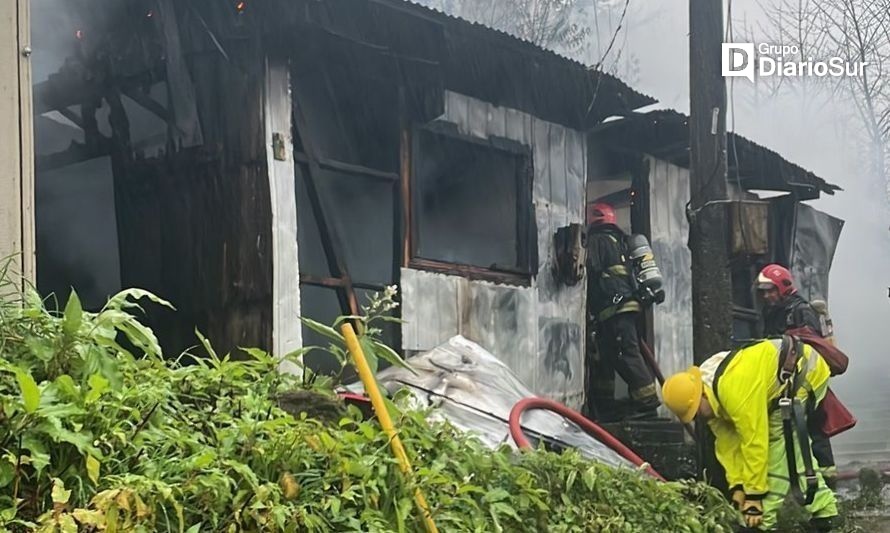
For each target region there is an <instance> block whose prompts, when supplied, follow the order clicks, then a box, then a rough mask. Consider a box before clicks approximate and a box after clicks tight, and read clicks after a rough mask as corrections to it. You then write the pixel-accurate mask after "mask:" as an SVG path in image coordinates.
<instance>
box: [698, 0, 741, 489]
mask: <svg viewBox="0 0 890 533" xmlns="http://www.w3.org/2000/svg"><path fill="white" fill-rule="evenodd" d="M722 43H723V1H722V0H689V98H690V118H689V144H690V164H689V170H690V180H689V186H690V199H691V202H690V205H689V218H690V221H689V248H690V250H691V251H692V336H693V351H694V361H695V363H696V364H699V363H701V362H702V361H703V360H704V359H706V358H707V357H709V356H711V355H712V354H714V353H717V352H719V351H722V350H726V349H728V348H729V341H730V337H731V335H732V283H731V280H730V272H729V252H728V250H727V244H726V243H727V234H728V228H727V219H728V217H727V215H726V213H727V209H726V208H727V205H728V203H727V202H726V200H727V199H728V190H727V189H728V188H727V183H726V169H727V168H726V167H727V166H726V82H725V80H724V79H723V77H722V74H721V71H720V62H721V54H722V51H721V49H722V47H721V44H722ZM697 433H698V436H699V439H698V442H699V459H700V460H699V465H700V467H702V468H703V469H704V470H705V471H706V475H705V478H706V480H707V481H710V482H718V483H719V482H721V481H722V478H723V476H722V475H721V474H722V470H721V469H720V468H719V464H718V463H717V461H716V460H715V457H714V451H713V439H712V438H710V434H709V432H708V431H707V428H706V427H704V426H703V424H699V427H698V428H697Z"/></svg>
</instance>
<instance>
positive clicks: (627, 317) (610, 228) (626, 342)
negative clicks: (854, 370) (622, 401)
mask: <svg viewBox="0 0 890 533" xmlns="http://www.w3.org/2000/svg"><path fill="white" fill-rule="evenodd" d="M587 224H588V236H587V262H586V265H587V276H588V281H587V306H588V313H587V315H588V331H595V332H596V342H595V345H596V349H597V359H596V360H591V361H590V364H589V365H588V366H589V367H590V368H591V369H592V376H591V377H592V384H591V389H592V390H591V400H592V401H593V403H594V407H595V410H596V411H598V412H600V413H602V412H603V411H604V406H606V405H610V404H612V403H613V402H614V394H615V372H616V371H617V372H618V375H620V376H621V378H622V379H623V380H624V381H625V382H626V383H627V387H628V392H629V395H630V399H631V413H630V415H629V416H630V417H653V416H655V414H656V412H655V410H656V408H657V407H658V406H659V405H660V401H659V399H658V393H657V391H656V388H655V378H654V376H653V374H652V372H651V371H650V369H649V367H648V366H646V362H645V361H644V359H643V356H642V354H641V353H640V342H639V337H638V334H637V319H638V317H639V315H640V311H641V310H642V305H641V303H640V301H639V299H638V298H637V296H636V295H635V288H634V287H635V286H634V283H633V280H632V278H631V275H632V272H631V268H632V267H631V265H630V263H629V261H628V258H627V250H626V247H627V246H626V235H625V234H624V232H623V231H621V229H620V228H619V227H618V225H617V221H616V218H615V210H614V209H613V208H612V206H610V205H608V204H603V203H597V204H591V205H589V206H588V208H587ZM593 344H594V343H592V342H591V343H588V346H589V347H590V348H592V347H593ZM591 359H593V358H592V357H591Z"/></svg>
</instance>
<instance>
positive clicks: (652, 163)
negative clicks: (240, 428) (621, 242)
mask: <svg viewBox="0 0 890 533" xmlns="http://www.w3.org/2000/svg"><path fill="white" fill-rule="evenodd" d="M646 161H647V163H648V164H649V216H650V222H651V228H652V235H651V238H652V251H653V252H654V253H655V258H656V260H657V261H658V266H659V268H660V269H661V275H662V277H663V278H664V292H665V299H664V302H663V303H661V304H659V305H656V306H654V307H653V319H654V330H655V343H654V344H655V345H654V346H653V347H652V348H653V350H654V351H655V357H656V360H657V361H658V365H659V366H660V367H661V371H662V373H663V374H664V375H665V376H670V375H671V374H673V373H675V372H680V371H683V370H686V369H687V368H688V367H689V366H690V365H691V364H692V362H693V354H692V270H691V268H692V255H691V252H690V251H689V247H688V246H687V245H686V242H687V240H688V238H689V223H688V222H687V220H686V202H688V201H689V170H688V169H685V168H682V167H678V166H676V165H672V164H670V163H668V162H666V161H662V160H660V159H655V158H652V157H649V156H647V157H646Z"/></svg>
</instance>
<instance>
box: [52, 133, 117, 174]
mask: <svg viewBox="0 0 890 533" xmlns="http://www.w3.org/2000/svg"><path fill="white" fill-rule="evenodd" d="M103 139H104V140H103V142H102V143H100V144H99V145H98V146H97V147H95V148H91V147H88V146H87V145H85V144H82V143H78V142H72V143H71V145H70V146H68V148H67V149H65V150H63V151H61V152H56V153H54V154H48V155H38V156H37V157H36V158H35V160H34V167H35V170H36V171H37V172H38V173H41V172H49V171H51V170H56V169H58V168H62V167H67V166H69V165H75V164H77V163H81V162H83V161H88V160H90V159H95V158H97V157H103V156H107V155H109V154H110V153H111V140H110V139H108V138H105V137H103Z"/></svg>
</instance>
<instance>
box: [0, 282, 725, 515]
mask: <svg viewBox="0 0 890 533" xmlns="http://www.w3.org/2000/svg"><path fill="white" fill-rule="evenodd" d="M390 296H391V295H390ZM144 299H149V300H152V301H154V302H155V303H158V304H161V305H168V304H166V302H163V301H162V300H159V299H157V298H155V297H154V296H152V295H150V294H148V293H146V292H144V291H140V290H128V291H124V292H122V293H120V294H118V295H117V296H115V297H113V298H112V299H111V300H110V301H109V302H108V304H107V305H106V306H105V308H104V309H102V310H101V311H100V312H98V313H89V312H85V311H83V310H82V309H81V306H80V304H79V301H78V298H77V296H76V295H75V294H72V295H71V297H70V298H69V300H68V304H67V306H66V308H65V310H64V312H62V313H55V312H51V311H49V310H47V309H46V307H45V306H44V303H43V302H42V301H41V300H40V298H39V297H38V296H37V294H36V293H35V292H33V291H32V292H29V293H28V294H27V295H26V296H25V298H24V301H21V302H10V301H8V300H6V301H5V303H2V304H0V530H4V529H5V530H11V531H24V530H31V529H35V528H36V529H37V530H40V531H61V532H74V531H108V532H114V531H177V532H189V533H193V532H197V531H214V532H215V531H359V530H362V531H419V530H420V527H419V524H418V522H417V512H416V510H415V508H414V507H413V501H412V491H413V489H414V486H415V485H419V486H421V487H422V488H423V491H424V493H425V494H426V496H427V499H428V500H429V502H430V505H431V508H432V510H433V514H434V519H435V521H436V523H437V525H438V526H439V528H440V530H442V531H480V532H482V531H484V532H489V531H535V530H539V531H553V532H560V531H613V532H618V531H627V532H638V531H674V532H681V531H688V532H705V531H707V532H717V531H729V530H730V528H729V527H728V526H727V524H729V523H730V522H732V521H733V519H734V514H733V512H732V511H731V510H730V508H729V507H728V505H727V504H726V503H725V501H724V499H723V498H722V497H721V495H720V494H718V493H717V492H716V491H714V490H713V489H711V488H709V487H707V486H704V485H700V484H692V483H657V482H655V481H654V480H652V479H650V478H649V477H648V476H646V475H644V474H641V473H639V472H635V471H630V470H614V469H610V468H607V467H604V466H601V465H598V464H594V463H591V462H589V461H586V460H584V459H582V458H580V457H579V456H578V455H577V454H575V453H566V454H563V455H556V454H553V453H548V452H544V451H537V452H532V453H526V454H515V453H513V452H511V451H509V450H508V449H506V448H505V449H502V450H498V451H492V450H489V449H487V448H485V447H484V446H482V445H481V444H480V443H479V442H478V441H476V440H474V439H472V438H469V437H467V436H465V435H462V434H460V433H458V432H457V431H456V430H454V429H453V428H452V427H450V426H449V425H447V424H433V425H430V424H428V423H427V421H426V420H425V418H424V413H419V412H411V411H408V410H404V411H403V410H399V409H398V408H397V407H395V404H400V401H399V399H398V398H396V399H395V404H394V405H393V409H394V411H395V413H394V414H395V419H396V421H397V426H398V428H399V430H400V434H401V437H402V439H403V441H404V443H405V445H406V447H407V449H408V453H409V455H410V456H411V457H412V460H413V462H414V467H415V469H414V472H413V474H412V476H411V479H410V480H404V479H403V478H402V476H401V475H400V473H399V470H398V468H397V465H396V463H395V461H394V459H393V458H392V456H391V454H390V451H389V448H388V442H387V439H386V437H385V436H384V435H383V434H382V433H381V431H380V429H379V427H378V426H377V425H376V423H375V422H374V421H364V420H362V418H361V416H360V414H359V413H358V411H357V410H356V409H354V408H349V409H347V408H345V407H344V406H342V405H340V404H339V403H338V400H337V399H336V398H335V397H334V395H333V393H332V386H331V385H332V382H331V381H330V380H326V379H324V378H320V377H318V378H315V379H307V378H305V377H304V378H302V379H301V378H294V377H291V376H286V375H281V374H279V373H278V372H276V369H277V366H278V363H279V362H278V361H277V360H276V359H274V358H273V357H271V356H270V355H268V354H266V353H264V352H262V351H261V350H255V349H248V350H245V353H246V354H247V357H248V358H247V360H233V359H232V358H230V357H229V356H220V355H217V354H216V353H215V352H214V350H213V348H212V346H211V344H210V342H208V341H207V340H205V339H203V338H202V343H203V345H204V351H206V352H207V353H208V354H209V356H207V357H203V358H198V363H197V364H193V365H189V366H185V365H181V364H179V363H178V360H170V359H165V358H164V357H163V356H162V354H161V350H160V348H159V346H158V342H157V340H156V338H155V336H154V334H153V333H152V332H151V330H150V329H148V328H146V327H145V326H144V325H142V324H141V323H140V322H139V321H138V320H137V319H136V318H135V316H134V313H138V312H139V311H140V308H139V306H138V305H137V304H138V301H142V300H144ZM387 305H388V304H387V303H386V302H384V303H382V304H381V303H379V302H378V303H377V304H376V307H375V306H374V304H372V309H373V310H374V312H373V313H372V317H371V318H369V319H364V327H363V331H364V333H365V334H364V336H363V339H362V342H363V344H364V346H365V347H366V349H367V350H368V351H369V352H370V355H371V357H372V359H374V360H376V359H377V358H378V357H380V358H386V359H391V360H393V362H396V363H397V362H399V361H397V357H398V356H397V355H395V354H394V352H392V351H391V350H389V349H388V348H386V347H385V346H383V345H381V344H380V343H379V342H376V341H375V340H374V335H375V333H376V330H375V328H374V321H373V320H375V319H377V318H379V319H383V318H382V317H381V316H380V315H381V313H383V312H385V311H386V310H388V309H387ZM311 326H312V327H314V328H316V329H317V330H319V331H323V332H325V333H326V334H327V335H328V336H329V337H330V338H331V339H332V344H333V346H334V348H333V350H332V351H333V352H335V354H334V355H335V356H338V357H339V358H340V360H341V361H343V362H344V364H345V361H346V359H345V353H344V352H343V351H342V348H340V347H339V341H338V340H337V339H338V338H339V335H338V334H337V333H336V332H335V331H334V330H333V329H332V328H329V327H327V326H322V325H320V324H315V323H312V324H311ZM298 355H300V354H299V353H298V354H293V358H294V359H295V360H296V356H298ZM394 357H395V358H396V359H393V358H394ZM306 375H307V376H308V375H309V374H308V373H307V374H306ZM279 399H283V400H282V401H281V402H279ZM285 400H286V401H285ZM285 404H287V405H285ZM301 405H305V409H301ZM318 406H321V408H320V409H321V411H323V413H324V415H323V416H322V415H319V416H318V417H316V416H314V415H312V414H311V413H318V412H321V411H319V408H318ZM282 407H286V408H287V410H285V409H283V408H282ZM301 410H302V411H308V413H309V414H307V412H302V413H301ZM290 413H297V416H293V415H292V414H290ZM322 420H323V421H324V422H323V421H322Z"/></svg>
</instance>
